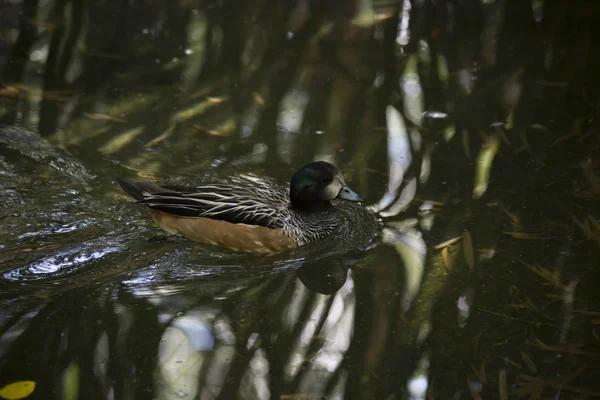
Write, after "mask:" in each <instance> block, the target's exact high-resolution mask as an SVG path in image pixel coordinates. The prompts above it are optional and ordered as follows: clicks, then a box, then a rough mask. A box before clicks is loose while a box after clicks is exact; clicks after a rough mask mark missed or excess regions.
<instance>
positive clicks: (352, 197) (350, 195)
mask: <svg viewBox="0 0 600 400" xmlns="http://www.w3.org/2000/svg"><path fill="white" fill-rule="evenodd" d="M337 198H338V199H344V200H348V201H359V202H363V201H365V199H364V198H363V197H362V196H359V195H358V194H357V193H356V192H353V191H352V190H351V189H350V188H349V187H348V186H346V185H344V186H342V189H341V190H340V192H339V193H338V195H337Z"/></svg>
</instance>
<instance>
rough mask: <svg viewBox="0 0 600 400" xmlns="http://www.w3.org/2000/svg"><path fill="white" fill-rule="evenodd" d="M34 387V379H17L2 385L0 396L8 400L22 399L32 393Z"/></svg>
mask: <svg viewBox="0 0 600 400" xmlns="http://www.w3.org/2000/svg"><path fill="white" fill-rule="evenodd" d="M34 389H35V382H34V381H18V382H13V383H11V384H8V385H6V386H4V387H3V388H2V389H1V390H0V397H3V398H5V399H8V400H17V399H24V398H25V397H27V396H29V395H30V394H31V393H33V390H34Z"/></svg>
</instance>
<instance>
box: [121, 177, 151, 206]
mask: <svg viewBox="0 0 600 400" xmlns="http://www.w3.org/2000/svg"><path fill="white" fill-rule="evenodd" d="M117 182H118V183H119V186H121V189H123V191H124V192H125V193H127V194H128V195H130V196H131V197H133V198H134V199H136V200H138V201H139V200H144V195H143V192H144V191H145V190H144V189H143V188H142V187H141V186H139V185H138V184H137V183H134V182H127V181H124V180H123V179H120V178H117Z"/></svg>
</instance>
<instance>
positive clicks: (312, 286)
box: [297, 260, 350, 295]
mask: <svg viewBox="0 0 600 400" xmlns="http://www.w3.org/2000/svg"><path fill="white" fill-rule="evenodd" d="M349 268H350V264H349V263H347V262H343V261H338V260H331V261H330V262H329V263H327V264H325V265H324V264H323V263H322V262H318V263H316V262H306V263H304V264H302V266H301V267H300V268H298V272H297V275H298V279H300V281H301V282H302V283H303V284H304V286H306V287H307V288H308V289H309V290H311V291H313V292H315V293H321V294H327V295H329V294H333V293H335V292H337V291H338V290H340V289H341V287H342V286H344V283H346V279H347V277H348V269H349Z"/></svg>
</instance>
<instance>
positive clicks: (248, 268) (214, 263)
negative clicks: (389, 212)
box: [123, 202, 379, 296]
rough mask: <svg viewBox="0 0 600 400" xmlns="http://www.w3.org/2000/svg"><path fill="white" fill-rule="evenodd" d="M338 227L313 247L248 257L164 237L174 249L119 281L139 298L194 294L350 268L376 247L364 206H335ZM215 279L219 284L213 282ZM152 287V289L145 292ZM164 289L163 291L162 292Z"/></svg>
mask: <svg viewBox="0 0 600 400" xmlns="http://www.w3.org/2000/svg"><path fill="white" fill-rule="evenodd" d="M336 207H337V208H338V211H339V213H340V224H339V225H338V227H337V229H336V230H335V231H334V232H333V234H332V235H331V236H330V237H328V238H327V239H326V240H323V241H322V242H319V243H312V244H308V245H306V246H302V247H299V248H297V249H293V250H290V251H286V252H283V253H280V254H277V255H273V256H260V255H249V254H246V253H239V252H233V251H229V250H226V249H222V248H219V247H213V246H205V245H200V244H195V243H193V242H191V241H189V240H187V239H185V238H173V239H169V241H171V245H174V246H175V247H176V248H175V249H172V250H171V251H170V252H168V253H165V254H164V256H162V257H160V258H159V259H156V260H155V262H154V263H153V264H152V265H149V266H147V267H144V268H141V269H139V270H137V271H136V272H135V274H134V276H131V279H128V280H126V281H124V282H123V283H124V284H126V285H127V286H128V287H130V289H132V290H133V291H134V292H135V293H136V294H137V295H140V296H156V295H157V294H158V293H160V294H161V295H166V294H176V293H180V292H182V291H185V290H196V289H197V286H195V285H194V282H200V281H202V282H206V281H207V280H211V281H212V282H213V284H215V285H217V286H220V285H221V284H226V283H227V282H231V281H234V280H235V281H238V282H241V281H245V282H246V284H250V282H249V280H254V279H257V278H260V277H264V276H266V275H270V274H274V273H278V272H281V271H285V270H297V269H298V268H301V267H303V266H306V265H308V264H310V265H312V266H314V267H316V268H317V269H323V270H326V269H327V268H330V267H332V266H335V265H345V266H350V265H352V264H354V263H356V262H358V261H359V260H361V259H362V258H363V257H364V256H365V254H366V253H367V252H369V250H370V249H371V248H373V247H374V245H375V244H376V240H375V237H376V235H377V233H378V232H379V222H378V220H377V218H376V216H375V214H373V213H372V212H370V211H368V210H367V209H366V208H365V207H363V206H361V205H358V204H355V203H347V202H340V203H339V204H336ZM216 281H218V282H216ZM149 286H153V287H154V290H148V289H149ZM164 288H168V290H166V291H165V290H162V289H164Z"/></svg>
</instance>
